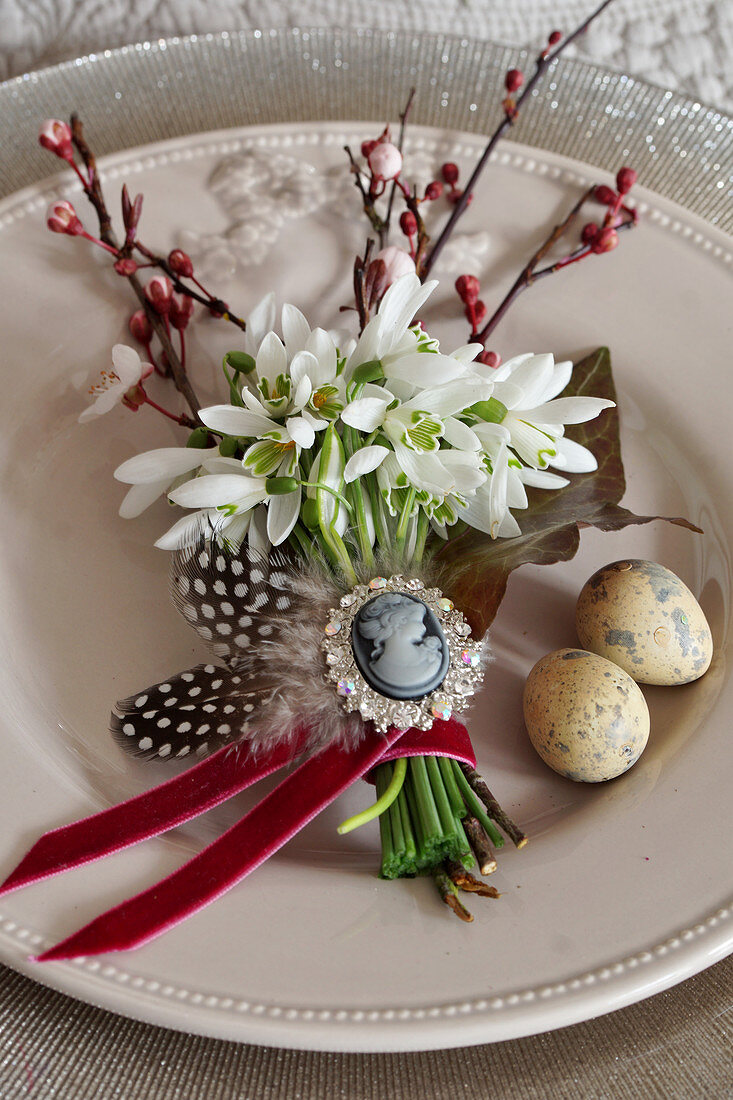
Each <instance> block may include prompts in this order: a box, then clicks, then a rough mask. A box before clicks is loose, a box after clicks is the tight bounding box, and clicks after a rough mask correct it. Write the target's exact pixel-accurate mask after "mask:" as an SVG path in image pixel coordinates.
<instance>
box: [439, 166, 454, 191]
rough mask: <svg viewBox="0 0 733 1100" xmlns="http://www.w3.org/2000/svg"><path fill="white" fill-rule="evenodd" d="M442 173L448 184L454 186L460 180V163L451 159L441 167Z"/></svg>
mask: <svg viewBox="0 0 733 1100" xmlns="http://www.w3.org/2000/svg"><path fill="white" fill-rule="evenodd" d="M440 174H441V175H442V177H443V179H444V180H445V182H446V183H447V184H448V186H449V187H453V185H454V184H455V183H457V182H458V165H457V164H454V163H453V161H452V160H449V161H448V162H447V163H446V164H444V165H443V167H442V168H441V169H440Z"/></svg>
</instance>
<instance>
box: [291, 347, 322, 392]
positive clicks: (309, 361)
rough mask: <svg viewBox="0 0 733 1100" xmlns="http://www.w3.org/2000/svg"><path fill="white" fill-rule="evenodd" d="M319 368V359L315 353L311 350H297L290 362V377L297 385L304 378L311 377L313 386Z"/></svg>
mask: <svg viewBox="0 0 733 1100" xmlns="http://www.w3.org/2000/svg"><path fill="white" fill-rule="evenodd" d="M317 370H318V360H317V359H316V357H315V355H313V354H312V352H310V351H299V352H297V353H296V354H295V355H294V356H293V358H292V360H291V362H290V377H291V378H292V380H293V382H294V383H295V385H296V387H297V386H298V384H299V383H301V382H302V381H303V380H308V379H310V383H311V386H313V385H314V383H313V376H314V375H315V374H316V372H317ZM308 397H310V393H309V394H308ZM308 397H306V401H307V400H308Z"/></svg>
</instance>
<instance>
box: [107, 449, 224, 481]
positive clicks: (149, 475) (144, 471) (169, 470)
mask: <svg viewBox="0 0 733 1100" xmlns="http://www.w3.org/2000/svg"><path fill="white" fill-rule="evenodd" d="M205 456H206V451H201V450H199V449H198V448H196V447H159V448H158V449H157V450H155V451H145V452H144V453H143V454H140V455H135V456H134V457H133V458H128V459H127V461H126V462H123V463H122V465H121V466H118V467H117V469H116V470H115V472H114V476H115V477H116V478H117V480H118V481H124V482H126V483H127V484H128V485H145V484H149V483H150V482H153V481H164V480H166V481H167V482H168V483H170V482H171V481H172V480H173V478H174V477H178V476H179V475H180V474H187V473H190V472H191V470H195V469H197V467H199V466H200V465H201V463H202V462H203V460H204V458H205Z"/></svg>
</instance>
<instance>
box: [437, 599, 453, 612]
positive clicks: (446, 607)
mask: <svg viewBox="0 0 733 1100" xmlns="http://www.w3.org/2000/svg"><path fill="white" fill-rule="evenodd" d="M438 607H439V608H440V610H441V611H452V610H453V608H454V607H455V604H454V603H453V600H449V599H448V597H447V596H443V597H442V599H440V600H438Z"/></svg>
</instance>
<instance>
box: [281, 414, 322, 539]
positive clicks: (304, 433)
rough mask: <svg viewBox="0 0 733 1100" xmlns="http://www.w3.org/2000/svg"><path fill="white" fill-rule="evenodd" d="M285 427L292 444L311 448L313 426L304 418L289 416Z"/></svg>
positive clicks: (313, 433)
mask: <svg viewBox="0 0 733 1100" xmlns="http://www.w3.org/2000/svg"><path fill="white" fill-rule="evenodd" d="M286 427H287V429H288V434H289V435H290V438H291V439H292V440H293V442H294V443H297V444H298V446H299V447H303V448H305V449H307V448H308V447H312V446H313V441H314V440H315V438H316V433H315V431H314V430H313V425H312V424H309V423H308V421H307V420H306V419H305V417H303V416H291V417H290V419H289V420H288V422H287V425H286ZM273 545H274V544H273Z"/></svg>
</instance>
